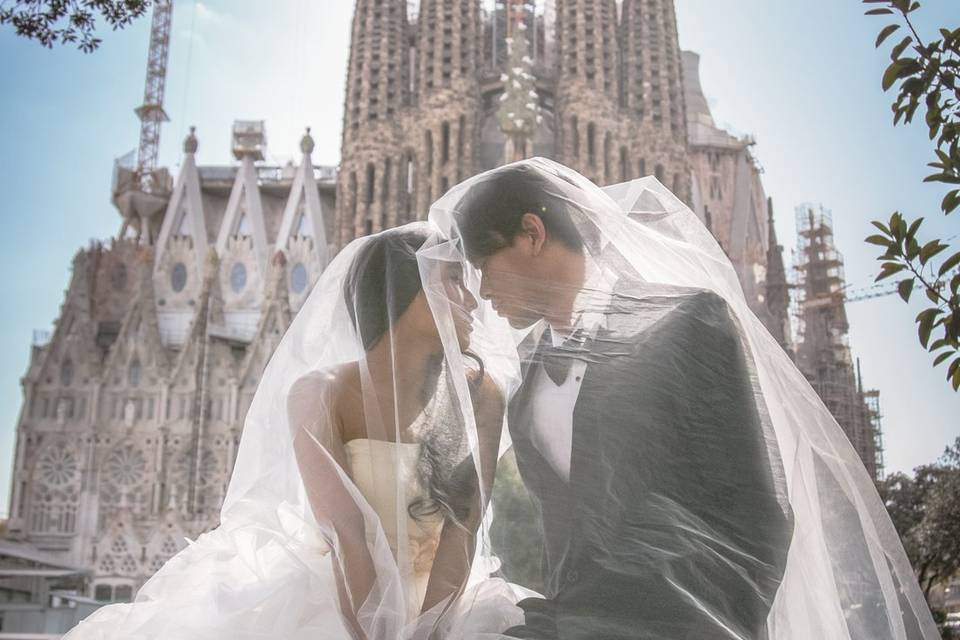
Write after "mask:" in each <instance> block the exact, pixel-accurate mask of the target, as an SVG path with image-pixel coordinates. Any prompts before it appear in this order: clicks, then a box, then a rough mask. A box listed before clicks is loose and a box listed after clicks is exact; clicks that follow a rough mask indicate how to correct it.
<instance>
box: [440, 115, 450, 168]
mask: <svg viewBox="0 0 960 640" xmlns="http://www.w3.org/2000/svg"><path fill="white" fill-rule="evenodd" d="M449 161H450V123H449V122H444V123H443V125H442V126H441V127H440V163H441V164H447V162H449Z"/></svg>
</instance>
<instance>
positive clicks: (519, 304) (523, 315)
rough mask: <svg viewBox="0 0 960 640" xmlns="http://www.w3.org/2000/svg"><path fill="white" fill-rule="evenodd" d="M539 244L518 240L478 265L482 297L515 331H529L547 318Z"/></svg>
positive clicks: (477, 263)
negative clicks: (534, 324) (541, 319)
mask: <svg viewBox="0 0 960 640" xmlns="http://www.w3.org/2000/svg"><path fill="white" fill-rule="evenodd" d="M536 257H537V251H536V246H535V244H534V243H533V242H532V241H531V239H530V238H529V237H528V236H525V235H523V234H521V235H518V236H516V237H515V238H514V239H513V242H512V243H511V244H510V245H508V246H506V247H503V248H502V249H500V250H498V251H496V252H494V253H492V254H490V255H489V256H487V257H485V258H481V259H479V260H477V261H476V262H475V265H476V266H477V268H479V269H480V272H481V279H480V297H481V298H483V299H484V300H489V301H490V303H491V304H492V305H493V308H494V310H495V311H496V312H497V314H498V315H500V316H501V317H503V318H506V320H507V321H508V322H509V323H510V325H511V326H512V327H513V328H515V329H522V328H525V327H529V326H530V325H532V324H533V323H534V322H536V321H538V320H540V318H542V317H543V311H542V308H541V307H542V306H543V305H542V301H541V298H542V297H543V295H544V282H543V280H542V279H541V278H539V277H538V276H537V273H538V271H539V264H538V261H537V259H536Z"/></svg>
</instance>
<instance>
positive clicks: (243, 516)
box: [66, 158, 936, 640]
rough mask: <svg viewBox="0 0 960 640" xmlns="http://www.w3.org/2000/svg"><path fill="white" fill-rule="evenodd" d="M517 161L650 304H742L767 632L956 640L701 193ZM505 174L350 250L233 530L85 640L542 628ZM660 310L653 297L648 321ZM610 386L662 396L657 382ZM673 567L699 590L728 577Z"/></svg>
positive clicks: (247, 464)
mask: <svg viewBox="0 0 960 640" xmlns="http://www.w3.org/2000/svg"><path fill="white" fill-rule="evenodd" d="M509 167H513V168H514V169H516V168H517V167H520V168H522V169H523V170H524V171H527V172H530V173H531V174H533V175H535V176H536V178H537V179H538V180H539V181H540V183H541V184H542V185H543V189H544V193H546V194H547V195H548V196H549V197H548V198H547V200H545V201H544V202H547V201H549V202H552V203H556V202H563V203H565V210H566V211H567V212H568V213H569V214H570V219H571V221H572V224H573V225H575V227H576V229H577V230H578V232H579V235H580V236H581V237H582V238H583V241H584V250H585V252H586V253H587V255H588V256H590V258H591V260H592V261H593V262H595V263H596V264H597V265H599V266H600V267H601V268H602V269H603V270H604V271H606V272H609V273H612V274H613V277H614V279H615V280H617V281H622V280H629V281H630V282H632V283H635V285H636V286H635V288H634V289H632V291H633V292H634V294H635V296H636V297H638V298H639V299H640V302H641V303H642V302H643V299H644V298H645V296H649V299H650V300H651V301H653V302H655V303H656V304H654V305H653V306H651V309H655V308H658V307H657V305H658V304H659V305H660V306H661V307H662V306H663V304H664V303H663V301H665V300H667V301H669V300H670V299H671V298H672V297H682V296H688V295H690V293H691V292H696V291H706V292H712V293H713V294H715V296H716V298H717V299H719V300H722V302H723V303H724V305H723V309H725V312H726V313H727V314H728V315H729V323H730V326H732V327H734V328H735V336H736V339H737V340H738V341H739V343H740V349H741V351H742V353H743V354H745V363H746V365H745V367H746V368H745V371H746V374H745V375H747V379H748V381H749V385H750V390H751V393H750V395H749V403H750V411H751V412H752V414H755V415H756V418H757V421H758V424H759V425H760V431H759V433H760V437H761V441H762V443H763V452H762V455H761V456H760V458H761V459H762V460H763V465H764V471H765V473H766V477H767V479H768V480H769V486H770V488H771V489H770V491H771V496H772V504H773V505H774V506H775V508H776V509H777V510H778V511H779V513H780V514H781V515H782V516H783V517H784V518H788V519H789V520H790V521H791V523H792V535H791V537H790V542H789V548H788V549H787V550H786V551H785V553H786V555H785V558H784V567H783V571H782V582H780V584H779V588H777V589H775V594H774V595H772V596H771V597H772V600H771V601H770V602H769V603H768V604H769V615H768V618H767V622H766V629H767V633H768V634H769V637H770V638H776V639H784V640H785V639H788V638H795V639H798V640H800V639H803V640H807V639H810V638H831V639H832V638H850V639H861V638H862V639H866V638H870V639H875V638H895V639H898V640H905V639H908V638H910V639H912V638H921V637H922V638H934V637H936V635H935V634H936V630H935V627H934V626H933V622H932V620H931V618H930V614H929V612H928V610H927V607H926V603H925V601H924V599H923V595H922V593H921V592H920V590H919V588H918V587H917V585H916V581H915V579H914V577H913V573H912V570H911V568H910V565H909V563H908V561H907V558H906V556H905V554H904V552H903V549H902V547H901V544H900V541H899V538H898V537H897V534H896V531H895V530H894V528H893V526H892V524H891V522H890V519H889V517H888V516H887V514H886V512H885V509H884V506H883V504H882V502H881V501H880V499H879V497H878V495H877V492H876V489H875V488H874V486H873V483H872V481H871V479H870V477H869V476H868V475H867V473H866V471H865V470H864V468H863V465H862V464H861V462H860V461H859V459H858V457H857V454H856V453H855V451H854V449H853V448H852V446H851V445H850V443H849V442H848V441H847V439H846V437H845V436H844V434H843V432H842V430H841V429H840V427H839V426H838V425H837V423H836V422H835V421H834V419H833V418H832V417H831V415H830V413H829V412H828V410H827V409H826V408H825V406H824V405H823V403H822V402H821V401H820V400H819V398H818V397H817V395H816V393H815V392H814V391H813V389H812V388H811V387H810V385H809V384H808V382H807V381H806V380H805V378H804V377H803V375H802V374H801V373H800V372H799V371H798V370H797V368H796V366H795V365H794V363H793V362H792V361H791V360H790V358H789V357H788V355H787V354H786V353H785V352H784V351H783V349H782V348H781V347H780V346H779V345H778V344H777V343H776V342H775V341H774V339H773V338H772V337H771V336H770V335H769V333H768V332H767V331H766V329H765V328H764V327H763V326H762V324H761V323H760V321H759V320H758V319H757V318H756V316H755V315H754V314H753V313H752V312H751V311H750V310H749V309H748V307H747V303H746V301H745V299H744V296H743V293H742V291H741V289H740V285H739V283H738V281H737V277H736V274H735V272H734V270H733V268H732V266H731V264H730V262H729V260H728V259H727V257H726V256H725V255H724V253H723V251H722V250H721V248H720V247H719V246H718V245H717V243H716V241H715V240H714V239H713V237H712V236H711V235H710V233H709V232H708V231H707V229H706V228H705V227H704V226H703V224H702V223H701V222H700V221H699V220H698V219H697V218H696V216H695V215H694V214H693V213H692V212H691V211H690V209H689V208H687V207H686V206H685V205H684V204H683V203H682V202H680V201H679V200H678V199H677V198H676V197H675V196H674V195H673V194H671V193H670V192H669V191H668V190H667V189H666V188H665V187H663V186H662V185H661V184H660V183H659V182H657V181H656V180H655V179H654V178H652V177H648V178H641V179H638V180H633V181H631V182H627V183H623V184H618V185H613V186H611V187H607V188H604V189H601V188H600V187H597V186H596V185H594V184H593V183H591V182H590V181H588V180H587V179H585V178H584V177H582V176H581V175H579V174H577V173H576V172H574V171H572V170H570V169H568V168H566V167H564V166H562V165H559V164H557V163H555V162H552V161H549V160H544V159H540V158H536V159H532V160H527V161H523V162H522V163H516V164H514V165H509ZM501 169H502V168H501ZM496 171H499V170H494V172H496ZM491 175H496V174H495V173H491V172H487V173H485V174H480V175H478V176H475V177H473V178H470V179H468V180H466V181H465V182H463V183H461V184H459V185H457V186H455V187H454V188H452V189H451V190H450V191H449V192H448V193H446V194H445V195H444V196H443V197H441V198H440V200H439V201H437V202H436V203H435V204H434V205H433V206H432V207H431V210H430V214H429V219H428V220H427V221H426V222H421V223H413V224H410V225H405V226H404V227H399V228H397V229H392V230H387V231H383V232H380V233H378V234H375V235H373V236H368V237H364V238H360V239H358V240H356V241H354V242H352V243H351V244H349V245H348V246H347V247H345V248H344V249H343V250H342V251H341V252H340V253H339V254H338V255H337V256H336V258H335V259H334V260H333V261H332V262H331V264H330V265H329V266H328V267H327V269H326V271H325V272H324V273H323V275H322V276H321V278H320V280H319V281H318V282H317V284H316V286H315V288H314V290H313V292H312V293H311V295H310V296H309V298H308V300H307V301H306V303H305V304H304V306H303V307H302V309H301V310H300V312H299V313H298V314H297V316H296V318H295V319H294V321H293V323H292V324H291V326H290V328H289V329H288V330H287V332H286V335H285V336H284V337H283V339H282V341H281V343H280V345H279V347H278V349H277V351H276V352H275V354H274V355H273V357H272V358H271V360H270V362H269V363H268V365H267V366H266V369H265V370H264V372H263V376H262V379H261V381H260V385H259V388H258V390H257V392H256V395H255V397H254V399H253V402H252V404H251V406H250V409H249V412H248V414H247V416H246V420H245V423H244V430H243V435H242V440H241V443H240V446H239V451H238V456H237V461H236V465H235V468H234V471H233V475H232V478H231V481H230V486H229V488H228V491H227V495H226V498H225V501H224V504H223V507H222V510H221V524H220V526H219V527H218V528H217V529H215V530H213V531H211V532H208V533H205V534H203V535H201V536H200V537H199V538H198V539H197V540H195V541H192V542H191V543H190V544H189V546H188V547H187V548H186V549H184V550H183V551H182V552H181V553H179V554H178V555H177V556H175V557H174V558H172V559H171V560H170V561H169V562H168V563H167V564H166V565H165V566H164V567H163V568H162V569H161V570H160V571H159V572H158V573H157V574H156V575H154V576H153V577H152V578H151V579H150V580H149V581H148V582H147V583H146V584H145V585H144V587H143V588H142V589H141V590H140V592H139V593H138V595H137V598H136V600H135V601H134V602H133V603H130V604H123V605H112V606H109V607H105V608H103V609H101V610H99V611H97V612H95V613H94V614H93V615H92V616H90V618H89V619H88V620H86V621H85V622H83V623H81V624H80V625H79V626H78V627H77V628H76V629H75V630H74V631H72V632H71V633H69V634H68V635H67V636H66V638H67V639H68V640H88V639H91V640H92V639H94V638H124V639H129V640H133V639H137V638H143V639H146V638H164V639H168V640H173V639H179V638H191V639H192V638H204V639H205V640H209V639H210V638H224V639H226V638H231V639H233V638H237V639H239V638H243V639H251V640H252V639H255V638H256V639H261V638H262V639H266V638H271V639H274V638H283V639H285V640H297V639H306V638H310V639H314V638H340V637H343V638H350V637H361V636H362V637H367V638H376V639H390V640H393V639H394V638H428V637H437V638H444V637H449V638H461V637H476V638H498V637H502V636H501V635H500V633H499V632H500V631H503V630H505V629H506V628H508V627H511V626H514V625H517V624H520V623H522V621H523V617H522V613H521V611H520V609H519V608H518V607H517V606H516V604H515V603H516V602H517V601H518V600H520V599H522V598H524V597H531V596H533V597H536V596H537V594H543V595H548V596H549V595H550V594H549V593H546V594H545V593H544V592H545V591H548V590H549V589H548V587H549V585H546V584H544V582H543V580H542V575H541V573H540V557H539V556H540V553H541V549H540V548H539V545H540V544H541V543H542V531H541V530H540V527H541V520H540V514H538V513H537V510H536V507H535V501H533V500H532V499H531V497H530V496H529V495H528V490H527V487H526V485H525V484H524V481H523V479H522V478H521V477H520V475H519V474H518V472H517V467H516V464H515V462H514V457H513V454H512V452H511V451H510V446H511V442H510V436H509V429H508V428H507V424H506V407H507V405H508V404H509V401H510V398H511V396H512V395H513V394H514V393H515V392H516V391H517V389H518V388H519V387H520V386H521V383H522V374H523V372H524V371H525V370H526V366H527V365H528V364H529V363H528V362H526V361H525V358H526V357H527V355H526V353H527V352H526V351H525V350H524V342H525V341H526V340H528V339H529V336H528V335H527V333H525V332H520V331H517V330H515V329H513V328H511V327H510V326H509V325H508V323H507V322H506V321H505V320H504V319H503V318H500V317H499V316H497V315H496V313H495V312H494V310H493V308H492V307H491V305H490V304H489V302H487V301H485V300H483V299H481V297H480V296H479V284H480V274H479V272H478V271H477V270H476V269H475V268H474V267H473V266H472V265H471V263H470V262H469V261H468V260H467V258H468V257H469V256H467V255H465V247H464V238H463V235H464V231H465V230H464V229H462V228H461V225H462V220H463V218H462V217H460V216H459V215H458V211H459V209H460V208H461V206H462V204H463V202H464V199H465V198H467V197H468V195H469V194H470V193H471V189H472V188H473V187H475V186H476V185H478V184H482V183H483V182H484V181H485V180H489V179H490V176H491ZM474 193H475V192H474ZM544 206H545V205H544ZM658 317H659V316H657V313H656V312H655V311H651V314H650V317H649V318H648V321H649V322H650V323H651V324H653V323H656V321H657V319H658ZM536 330H537V327H534V328H533V331H536ZM397 336H403V337H404V340H409V341H410V348H407V344H406V343H404V344H398V338H397ZM414 343H415V344H414ZM678 348H679V347H678ZM425 354H426V355H425ZM592 355H593V354H590V353H586V354H585V353H577V354H576V355H575V356H571V357H575V358H577V359H579V360H589V359H590V358H591V356H592ZM676 374H677V376H678V379H679V380H683V377H684V376H685V375H686V372H684V371H677V372H676ZM673 382H674V383H676V381H673ZM650 383H651V384H656V381H651V382H650ZM605 402H606V400H605ZM607 404H608V405H609V406H608V408H607V409H606V410H607V411H631V412H642V411H643V405H642V393H641V392H640V391H639V390H638V392H637V396H636V398H631V397H626V398H621V399H619V401H618V402H616V403H612V404H611V403H609V402H607ZM678 407H679V405H678ZM678 410H682V407H679V409H678ZM656 444H657V443H651V446H655V445H656ZM717 455H718V456H722V455H724V452H723V450H722V449H718V450H717ZM721 462H722V460H719V459H718V460H717V463H718V464H720V463H721ZM610 464H614V461H612V460H611V461H610ZM704 464H709V461H704ZM691 471H694V470H691ZM697 471H698V472H702V471H703V470H702V469H701V470H697ZM708 476H709V474H708ZM638 498H639V496H638ZM731 499H732V502H731V504H735V502H736V499H737V496H731ZM660 507H661V508H662V509H663V510H664V512H663V513H661V514H660V515H659V516H658V517H659V518H660V522H662V523H664V526H665V527H670V526H677V527H681V526H682V527H684V530H683V531H682V532H681V531H680V529H678V530H677V531H676V533H678V534H680V533H682V536H681V537H684V539H689V540H698V539H703V540H706V542H705V543H704V544H706V545H707V546H709V545H710V544H713V543H719V542H721V541H717V540H715V539H714V540H712V541H711V540H708V539H709V538H710V535H711V532H710V531H708V530H707V529H703V530H702V531H698V530H697V527H698V526H699V524H698V522H700V521H698V520H697V519H695V518H689V517H687V516H689V513H688V512H687V508H686V506H685V505H683V504H672V505H670V504H668V503H666V502H662V503H660ZM671 509H672V511H671ZM595 524H596V525H598V527H597V528H598V530H603V531H608V532H609V531H612V530H614V529H615V528H616V527H617V526H618V524H617V523H616V522H609V523H595ZM599 525H603V526H599ZM704 526H706V525H704ZM749 526H752V527H757V528H758V529H762V528H763V526H764V523H763V522H752V523H749ZM661 533H663V532H661ZM666 535H667V536H668V537H669V536H671V535H672V533H671V532H670V531H669V530H667V531H666ZM614 537H615V536H614ZM602 540H604V538H603V537H602V536H598V537H594V538H592V539H591V541H592V544H594V545H596V548H594V549H592V552H593V553H595V554H597V555H598V557H605V560H606V561H607V562H615V563H616V564H617V566H620V567H624V568H625V569H624V570H625V571H627V570H629V569H627V568H628V567H646V568H647V569H650V568H655V567H665V566H669V565H670V563H671V561H672V559H671V558H667V557H666V555H667V554H674V553H677V552H678V549H676V548H669V545H667V546H664V547H658V546H657V544H656V543H655V540H654V539H653V538H651V539H649V540H646V539H639V540H637V541H636V542H637V544H636V545H635V546H633V547H631V546H617V547H616V548H612V547H611V548H609V549H604V548H602ZM697 544H699V543H697ZM745 548H746V547H745ZM680 549H681V552H682V549H683V548H680ZM634 553H635V554H637V555H636V556H634V557H631V556H630V554H634ZM660 553H662V554H664V557H658V554H660ZM721 555H722V554H721ZM640 556H643V557H640ZM718 557H719V556H718ZM431 581H432V584H431ZM665 584H668V585H670V584H673V587H668V588H676V589H683V590H684V592H685V594H686V595H685V597H687V598H688V599H689V600H690V601H691V602H692V603H693V605H694V606H697V604H698V597H699V594H701V593H708V592H709V591H710V588H711V585H709V584H701V585H699V586H698V589H694V588H692V585H691V583H690V582H689V581H687V582H684V581H683V580H676V581H674V582H673V583H670V582H669V581H668V582H666V583H665ZM694 586H696V585H694ZM702 609H704V610H708V611H709V612H710V615H713V616H714V617H715V618H716V634H715V636H712V637H718V638H720V637H730V638H738V637H743V636H742V635H738V631H737V629H736V625H734V624H731V623H729V621H728V620H725V618H724V616H725V615H726V613H725V612H724V611H722V610H717V609H716V608H715V606H714V605H713V604H712V603H711V602H709V598H706V599H705V600H704V602H703V604H702ZM639 626H642V625H639ZM634 631H636V634H637V637H654V636H652V635H649V634H647V635H644V630H643V629H642V628H638V629H634ZM560 637H563V634H562V633H561V634H560Z"/></svg>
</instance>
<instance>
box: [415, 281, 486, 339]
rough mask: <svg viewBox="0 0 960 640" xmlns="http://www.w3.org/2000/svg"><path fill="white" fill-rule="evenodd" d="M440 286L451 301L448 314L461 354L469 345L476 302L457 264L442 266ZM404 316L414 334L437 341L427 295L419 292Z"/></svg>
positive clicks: (434, 323)
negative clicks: (450, 316) (449, 314)
mask: <svg viewBox="0 0 960 640" xmlns="http://www.w3.org/2000/svg"><path fill="white" fill-rule="evenodd" d="M441 269H442V271H441V275H440V282H441V284H442V285H443V292H444V295H445V296H446V297H447V299H448V300H449V301H450V311H451V315H452V320H453V327H454V330H455V332H456V335H457V342H458V343H459V346H460V350H461V351H463V350H466V349H467V347H468V346H469V345H470V334H471V333H472V332H473V312H474V310H476V308H477V299H476V298H475V297H474V296H473V294H472V293H470V290H469V289H467V287H466V285H465V284H464V281H463V267H462V266H461V265H460V264H459V263H457V262H449V263H445V264H444V265H443V266H442V267H441ZM404 315H405V316H407V318H405V319H407V320H408V321H409V322H408V326H410V327H411V329H412V330H413V331H415V332H416V333H418V334H420V335H422V336H429V337H430V338H433V339H437V340H439V334H438V332H437V325H436V321H435V320H434V317H433V312H432V311H431V310H430V304H429V303H428V302H427V297H426V294H425V293H424V292H423V291H421V292H420V293H419V294H417V297H416V298H414V300H413V302H411V303H410V306H409V307H408V308H407V311H406V312H405V313H404Z"/></svg>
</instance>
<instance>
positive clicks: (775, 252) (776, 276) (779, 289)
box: [765, 198, 792, 348]
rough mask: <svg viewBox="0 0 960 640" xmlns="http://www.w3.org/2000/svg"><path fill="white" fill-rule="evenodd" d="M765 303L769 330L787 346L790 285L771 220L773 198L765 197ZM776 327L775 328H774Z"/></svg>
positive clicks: (789, 340) (781, 251) (783, 345)
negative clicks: (769, 324)
mask: <svg viewBox="0 0 960 640" xmlns="http://www.w3.org/2000/svg"><path fill="white" fill-rule="evenodd" d="M765 297H766V303H767V309H768V310H769V312H770V315H771V316H772V317H773V323H771V325H772V326H771V332H772V333H773V334H774V335H773V337H774V338H776V340H777V342H779V343H780V345H781V346H782V347H784V348H787V347H788V346H789V345H790V343H791V342H792V341H791V339H790V285H789V284H788V283H787V273H786V269H785V268H784V266H783V247H782V246H781V245H780V244H778V243H777V229H776V225H775V224H774V220H773V198H767V281H766V296H765ZM775 329H776V330H775Z"/></svg>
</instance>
